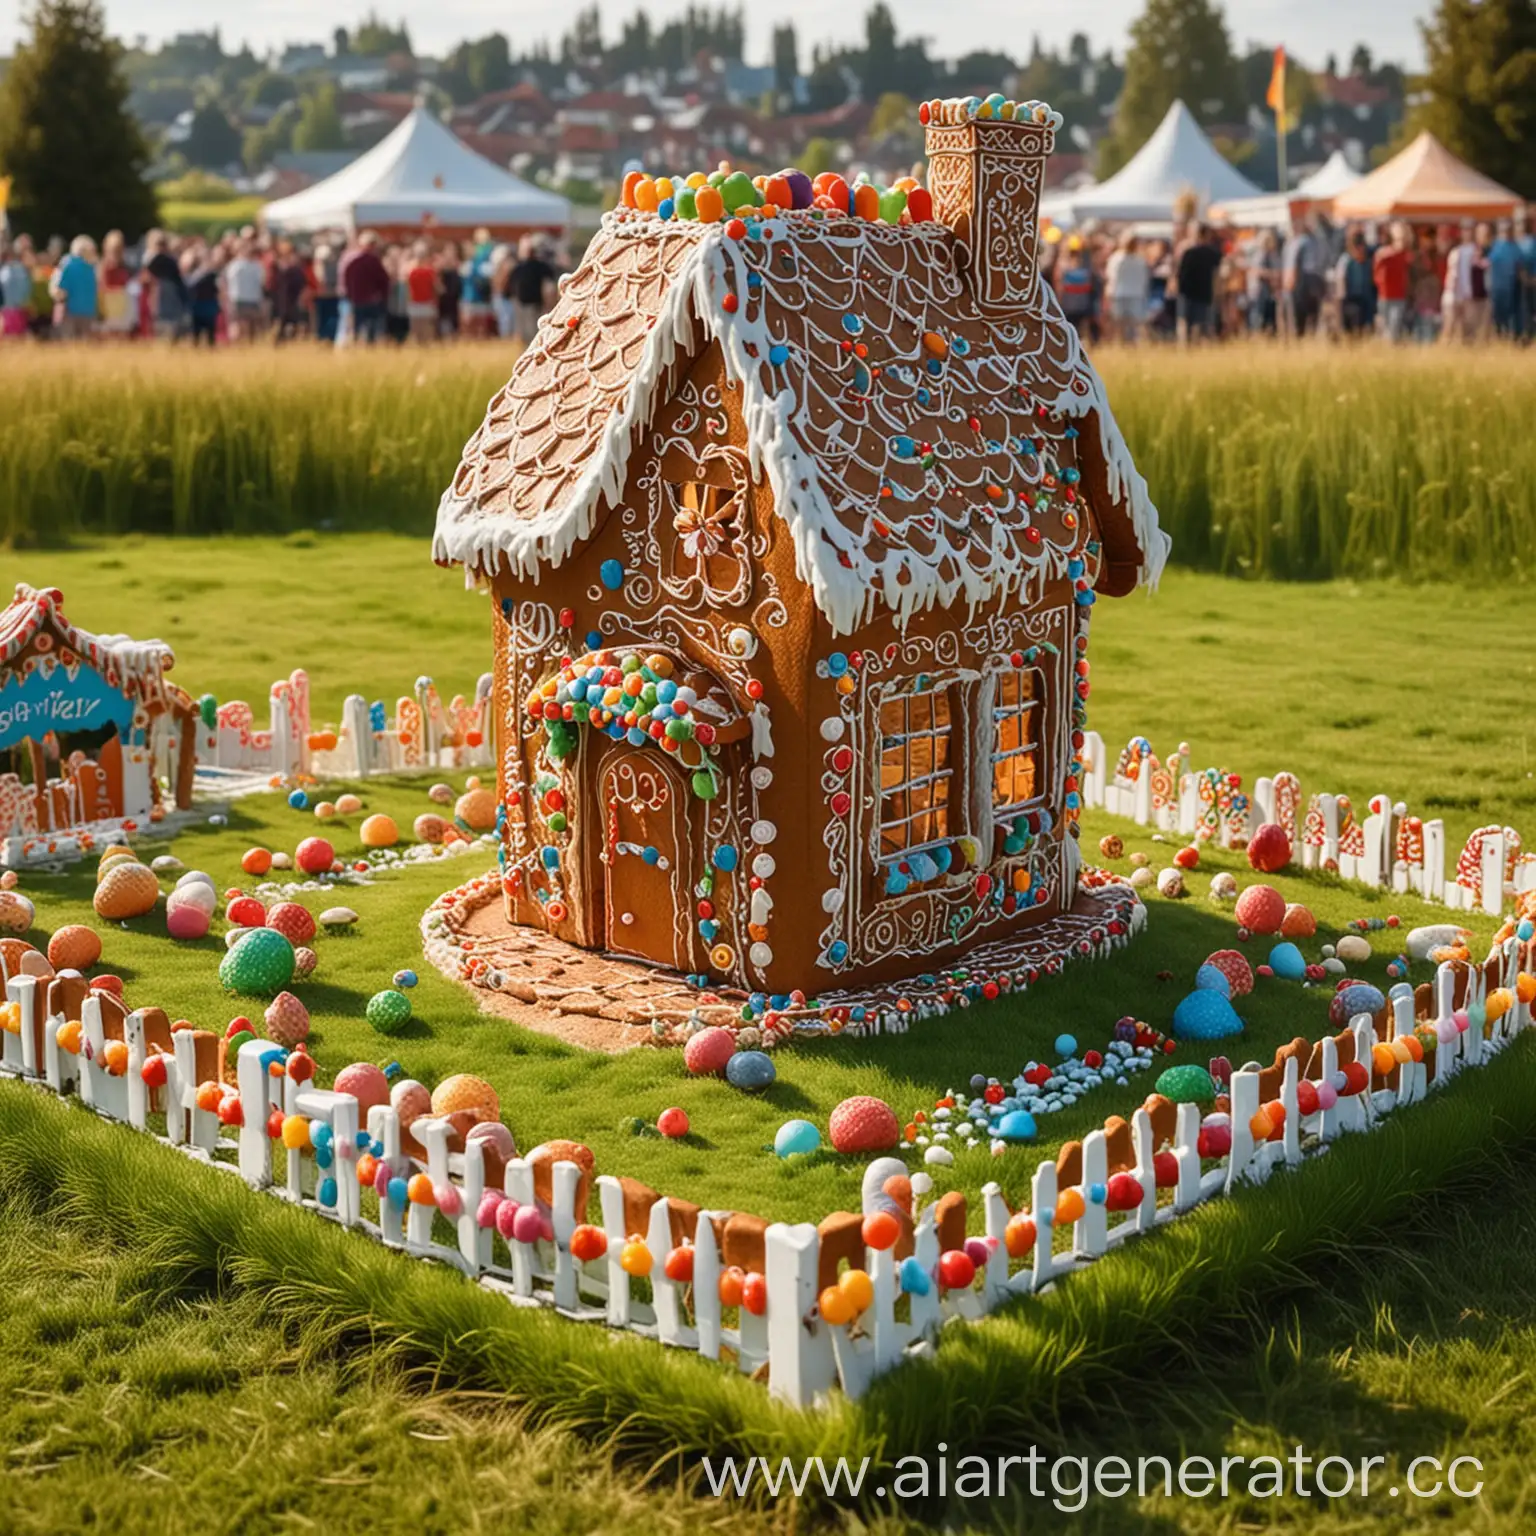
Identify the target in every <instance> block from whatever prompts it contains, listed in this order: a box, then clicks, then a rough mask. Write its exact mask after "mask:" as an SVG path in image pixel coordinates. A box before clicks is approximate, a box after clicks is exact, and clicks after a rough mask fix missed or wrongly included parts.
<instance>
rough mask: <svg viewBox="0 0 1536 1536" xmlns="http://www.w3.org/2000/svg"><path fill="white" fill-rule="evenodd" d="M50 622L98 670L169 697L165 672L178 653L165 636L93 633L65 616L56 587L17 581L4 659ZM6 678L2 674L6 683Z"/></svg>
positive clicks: (154, 696)
mask: <svg viewBox="0 0 1536 1536" xmlns="http://www.w3.org/2000/svg"><path fill="white" fill-rule="evenodd" d="M45 626H51V627H52V628H53V630H54V631H55V632H56V633H57V634H58V636H59V638H60V640H61V641H62V642H63V643H64V644H65V645H67V646H68V647H69V649H70V650H72V651H73V652H74V653H75V654H76V655H77V656H78V657H79V658H80V660H81V661H83V662H84V663H85V664H86V665H87V666H90V667H94V668H95V669H96V670H97V671H98V672H114V673H116V674H117V675H118V677H119V678H120V679H121V681H122V682H123V683H124V684H129V683H131V684H135V685H137V691H138V692H139V694H140V695H141V696H142V697H143V698H144V699H145V700H154V701H156V702H159V701H161V700H163V699H164V698H165V697H166V695H167V684H166V681H165V673H166V672H168V671H169V670H170V669H171V667H172V666H174V665H175V661H176V658H175V656H174V655H173V654H172V652H171V648H170V646H168V645H167V644H166V643H165V641H163V640H135V639H133V638H132V637H131V636H129V635H93V634H91V633H90V632H89V631H88V630H84V629H80V628H78V627H77V626H75V625H73V624H71V623H70V622H69V620H68V619H66V618H65V617H64V611H63V607H62V605H61V604H58V603H56V602H55V601H54V597H53V593H52V592H48V591H40V590H38V589H37V588H35V587H31V586H28V585H27V583H26V582H24V581H22V582H18V583H17V584H16V595H15V598H14V599H13V600H12V602H11V605H10V607H9V608H7V609H6V610H5V612H4V613H3V614H0V662H9V661H11V660H12V659H14V658H15V657H16V656H18V655H19V654H20V653H21V652H22V651H23V650H24V649H25V648H26V647H27V645H29V644H30V643H31V640H32V637H33V636H34V635H35V634H37V632H38V631H39V630H40V629H42V628H44V627H45ZM55 659H56V658H55ZM3 682H4V678H3V677H0V683H3Z"/></svg>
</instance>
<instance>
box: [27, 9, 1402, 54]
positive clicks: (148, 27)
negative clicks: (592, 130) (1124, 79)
mask: <svg viewBox="0 0 1536 1536" xmlns="http://www.w3.org/2000/svg"><path fill="white" fill-rule="evenodd" d="M23 3H24V0H0V52H3V53H8V52H9V51H10V50H11V48H12V47H13V46H14V44H15V42H16V38H17V36H18V34H19V33H20V32H21V14H22V7H23ZM888 3H889V4H890V6H891V9H892V10H893V11H894V12H895V14H896V18H897V22H898V24H899V26H900V28H901V30H902V32H903V33H904V34H905V33H912V32H917V33H922V34H924V35H926V36H928V37H929V38H930V39H932V41H933V44H934V52H936V53H937V54H939V55H941V56H952V55H954V54H957V53H962V52H964V51H965V50H966V49H968V48H972V47H986V46H992V47H1003V48H1006V49H1008V50H1009V51H1011V52H1014V53H1022V52H1024V51H1026V50H1027V49H1028V47H1029V39H1030V37H1031V35H1033V34H1034V33H1036V32H1038V33H1039V34H1040V35H1041V36H1042V37H1043V38H1045V39H1046V40H1047V41H1048V42H1058V43H1059V42H1065V40H1066V38H1067V37H1068V36H1070V34H1071V33H1072V32H1074V31H1082V32H1086V33H1087V34H1088V35H1089V36H1090V37H1091V38H1092V39H1093V40H1094V42H1095V44H1096V45H1102V44H1103V43H1106V42H1107V43H1109V44H1110V45H1111V46H1112V47H1114V49H1115V50H1116V52H1119V51H1120V50H1121V49H1122V48H1123V47H1124V45H1125V38H1126V28H1127V27H1128V26H1129V24H1130V23H1131V21H1133V20H1134V19H1135V17H1136V16H1137V15H1138V13H1139V12H1140V10H1141V5H1142V0H1073V3H1072V4H1071V5H1070V6H1064V5H1059V4H1041V3H1038V0H888ZM575 4H576V0H570V3H569V5H565V4H562V5H559V6H551V5H550V4H549V3H548V0H432V3H431V4H430V5H424V4H418V3H411V0H382V3H379V4H378V6H377V9H378V10H379V12H380V14H381V15H384V16H386V17H388V18H390V19H392V20H393V19H394V18H396V17H398V16H403V17H404V18H405V20H406V22H407V23H408V24H409V26H410V29H411V37H412V40H413V41H414V42H415V43H416V45H417V46H418V47H421V48H424V49H425V50H426V51H427V52H429V53H430V52H440V51H441V50H443V49H444V48H446V47H447V46H448V45H449V44H451V43H453V42H456V41H457V40H458V39H459V38H461V37H465V36H479V35H481V34H483V33H486V32H491V31H497V30H499V31H504V32H506V33H507V34H508V36H510V37H513V38H514V40H517V39H522V38H532V37H537V36H539V35H540V34H541V33H543V34H549V33H551V32H554V33H558V31H559V30H560V27H561V25H562V23H563V21H564V18H565V16H566V15H567V13H568V11H570V10H574V9H575ZM683 4H684V0H652V3H650V4H648V5H647V9H648V10H649V11H650V13H651V15H652V16H653V17H658V16H666V15H668V14H670V13H672V12H675V11H680V10H682V9H683ZM1431 4H1432V0H1226V13H1227V24H1228V27H1229V28H1230V30H1231V32H1232V37H1233V41H1234V42H1235V43H1236V44H1238V45H1239V46H1241V45H1242V44H1243V43H1245V42H1247V41H1249V40H1251V39H1258V40H1260V41H1263V42H1283V43H1284V44H1285V45H1286V46H1287V47H1288V48H1289V49H1290V50H1291V51H1292V52H1293V53H1294V54H1296V55H1297V56H1298V57H1300V58H1303V59H1306V60H1308V61H1309V62H1316V63H1318V64H1321V63H1322V61H1323V59H1324V57H1325V56H1326V55H1327V54H1328V53H1329V52H1330V51H1331V52H1334V53H1337V54H1338V55H1339V56H1340V58H1341V59H1344V58H1347V57H1348V55H1349V50H1350V49H1351V48H1352V47H1353V46H1354V44H1355V43H1356V42H1359V41H1360V40H1361V39H1364V40H1366V41H1367V42H1368V43H1369V45H1370V46H1371V48H1372V50H1373V51H1374V52H1375V53H1376V54H1377V55H1378V56H1379V57H1381V58H1393V59H1403V60H1406V61H1407V62H1408V63H1409V64H1410V65H1417V64H1419V63H1421V62H1422V53H1421V49H1420V43H1419V34H1418V29H1417V27H1416V25H1415V17H1416V16H1423V15H1426V14H1428V12H1429V10H1430V8H1431ZM369 9H370V5H369V4H368V3H367V0H260V3H259V4H258V5H236V4H229V3H223V0H212V3H210V0H107V20H108V22H109V24H110V25H111V27H112V29H113V30H114V31H115V32H117V33H118V34H119V35H120V36H123V37H129V38H131V37H135V36H138V35H140V34H144V35H147V36H148V37H150V38H152V39H158V38H162V37H165V36H168V35H170V34H172V33H174V32H179V31H194V30H200V29H204V28H207V27H210V26H212V25H214V24H215V23H218V24H219V25H221V26H222V27H223V31H224V38H225V43H226V46H229V45H233V44H236V43H238V42H239V41H240V40H241V39H247V40H249V42H250V43H251V45H252V46H253V47H254V48H256V49H258V51H260V50H263V49H265V48H267V47H269V46H271V45H272V44H274V43H278V42H282V41H284V40H300V39H313V40H316V41H318V40H320V39H322V38H324V37H326V36H328V35H329V33H330V31H331V29H332V28H333V27H335V26H338V25H347V24H348V23H350V22H353V21H355V20H356V19H357V18H358V17H360V16H361V15H363V14H365V13H366V12H367V11H368V10H369ZM634 9H635V5H634V0H608V3H605V4H604V5H603V14H604V19H605V20H606V21H607V22H608V24H609V26H610V27H611V28H612V29H614V30H615V31H616V30H617V25H618V20H619V18H620V17H622V16H626V15H628V14H630V12H631V11H632V10H634ZM746 9H747V14H748V21H747V26H748V39H747V40H748V53H749V54H751V55H753V56H761V57H766V55H767V47H768V34H769V29H770V27H771V26H772V25H773V23H774V22H776V21H779V20H783V19H786V18H788V19H792V20H793V21H794V22H795V24H796V26H797V28H798V29H799V33H800V39H801V46H802V48H803V49H804V51H805V52H806V54H807V55H809V51H810V44H811V43H812V42H816V41H826V40H847V41H852V40H853V39H855V38H856V37H858V35H859V33H860V30H861V18H862V16H863V14H864V11H865V9H866V5H865V3H864V0H844V3H843V4H841V5H838V6H836V7H833V6H829V5H828V4H827V3H826V0H751V3H750V4H748V5H747V7H746ZM834 12H835V17H836V19H833V14H834Z"/></svg>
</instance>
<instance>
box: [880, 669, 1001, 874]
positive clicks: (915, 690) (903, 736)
mask: <svg viewBox="0 0 1536 1536" xmlns="http://www.w3.org/2000/svg"><path fill="white" fill-rule="evenodd" d="M974 696H975V695H974V682H973V681H968V680H967V679H966V678H964V677H960V676H942V677H932V676H930V675H925V674H921V673H919V674H917V675H915V676H913V677H910V678H901V679H893V680H892V682H891V683H890V684H889V685H887V686H886V687H885V688H883V689H882V690H881V691H880V694H879V697H878V698H877V699H876V700H875V701H874V725H875V738H876V751H875V753H874V754H873V762H872V765H871V767H872V771H873V774H874V779H875V814H874V817H873V818H872V822H873V824H872V827H871V831H870V847H871V852H872V855H873V857H872V860H871V863H872V870H871V875H872V878H873V880H874V884H875V896H876V900H877V901H900V900H903V899H905V898H906V897H907V896H908V895H917V894H921V893H924V892H927V891H932V890H936V889H940V888H942V887H943V886H944V884H946V883H947V872H946V871H943V870H941V871H940V872H939V873H938V874H937V875H936V876H935V877H934V878H932V879H929V880H926V881H915V880H914V881H910V883H909V885H908V887H907V889H906V890H905V891H903V892H901V893H900V894H893V893H888V892H887V891H886V889H885V881H886V871H887V870H888V869H889V868H890V867H891V866H892V865H893V864H894V863H896V862H897V861H899V860H901V859H905V858H909V857H910V856H911V855H913V854H916V853H927V852H930V851H931V850H933V849H935V848H941V847H946V846H952V845H953V844H955V843H956V842H957V841H959V840H960V839H961V838H964V837H966V836H967V835H968V833H969V830H970V819H971V818H970V808H971V807H970V801H971V785H970V764H969V760H968V759H969V754H968V751H967V747H968V725H967V721H968V719H969V710H970V707H971V705H972V703H973V700H974ZM916 700H924V701H927V702H928V705H929V709H928V717H927V722H926V724H925V725H923V726H922V727H920V728H919V729H916V730H914V729H913V727H912V704H913V702H914V701H916ZM940 700H942V701H943V707H944V709H945V711H946V717H945V721H944V724H943V725H942V726H937V725H936V724H935V721H936V719H937V715H938V707H939V701H940ZM892 705H901V706H903V722H902V723H903V726H904V729H903V730H902V731H900V732H891V731H888V730H887V728H886V723H885V716H886V711H887V710H888V709H889V708H890V707H891V706H892ZM893 738H899V749H900V751H901V754H902V766H903V770H904V774H903V777H902V778H901V779H900V780H898V781H895V782H893V783H892V784H890V785H887V784H886V783H885V765H886V759H887V755H888V753H889V752H890V751H891V750H892V748H891V747H889V746H887V742H888V741H889V740H892V739H893ZM941 739H942V740H943V741H944V742H945V744H946V746H945V751H944V759H943V764H942V767H938V766H932V765H930V766H929V767H928V768H927V770H926V771H925V772H923V773H920V774H916V775H914V774H913V772H912V743H913V742H914V740H929V741H934V742H937V741H939V740H941ZM937 784H942V785H943V786H944V794H943V799H942V802H940V801H938V800H937V799H936V797H934V796H932V795H930V797H929V798H928V800H927V801H926V803H925V804H924V805H923V806H922V807H921V808H920V809H917V810H913V809H912V805H911V791H912V789H913V787H914V786H918V787H921V788H929V787H931V786H934V785H937ZM897 794H901V795H904V796H906V797H907V798H906V799H905V800H904V802H903V805H902V814H901V815H899V816H897V817H888V816H887V810H886V807H887V802H888V800H890V799H891V797H892V796H894V795H897ZM924 819H926V820H927V825H926V826H925V827H924V829H923V830H924V831H925V833H926V834H927V835H925V836H923V837H913V836H912V835H911V833H912V831H913V828H914V824H916V823H919V822H921V821H923V820H924ZM936 826H939V827H941V828H942V830H937V831H936V830H935V827H936ZM892 828H899V829H901V830H902V831H904V832H905V833H906V834H907V840H906V841H905V842H903V843H902V844H901V846H899V847H894V848H893V847H889V846H888V845H887V842H886V837H887V833H888V832H889V831H890V830H891V829H892Z"/></svg>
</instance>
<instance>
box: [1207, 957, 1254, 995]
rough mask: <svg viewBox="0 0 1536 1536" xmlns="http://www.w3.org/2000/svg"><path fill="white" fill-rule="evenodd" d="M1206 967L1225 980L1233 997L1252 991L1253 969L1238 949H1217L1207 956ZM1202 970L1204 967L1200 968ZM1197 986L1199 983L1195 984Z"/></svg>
mask: <svg viewBox="0 0 1536 1536" xmlns="http://www.w3.org/2000/svg"><path fill="white" fill-rule="evenodd" d="M1205 964H1206V965H1213V966H1215V967H1216V969H1217V970H1218V971H1220V972H1221V973H1222V975H1223V976H1225V977H1226V978H1227V984H1228V986H1229V988H1230V989H1231V993H1232V996H1233V997H1241V996H1243V994H1244V993H1246V992H1252V991H1253V967H1252V966H1251V965H1249V963H1248V957H1247V956H1246V955H1245V954H1244V953H1243V952H1242V951H1241V950H1239V949H1218V950H1217V951H1216V952H1215V953H1214V954H1211V955H1207V956H1206V959H1205ZM1201 969H1202V970H1203V969H1204V966H1202V967H1201ZM1196 985H1197V986H1198V985H1199V983H1198V982H1197V983H1196Z"/></svg>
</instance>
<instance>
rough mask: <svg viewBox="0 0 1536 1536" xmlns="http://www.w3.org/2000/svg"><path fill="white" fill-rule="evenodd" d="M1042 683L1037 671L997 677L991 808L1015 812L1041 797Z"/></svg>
mask: <svg viewBox="0 0 1536 1536" xmlns="http://www.w3.org/2000/svg"><path fill="white" fill-rule="evenodd" d="M1044 694H1045V680H1044V678H1043V677H1042V676H1041V674H1040V671H1039V669H1038V668H1035V667H1025V668H1019V669H1015V670H1012V671H1008V672H1000V673H999V674H998V676H997V691H996V693H995V694H994V695H993V701H992V807H993V809H994V811H998V812H1006V811H1011V810H1017V809H1018V808H1019V807H1021V806H1025V805H1028V804H1030V803H1031V802H1032V801H1035V800H1038V799H1040V798H1041V796H1042V795H1043V794H1044V793H1045V774H1044V771H1043V763H1042V761H1041V750H1040V732H1041V728H1042V724H1043V721H1042V715H1043V710H1042V708H1041V705H1042V702H1043V699H1044Z"/></svg>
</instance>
